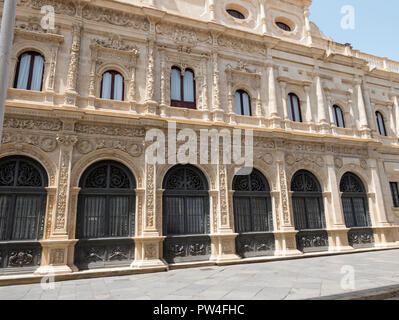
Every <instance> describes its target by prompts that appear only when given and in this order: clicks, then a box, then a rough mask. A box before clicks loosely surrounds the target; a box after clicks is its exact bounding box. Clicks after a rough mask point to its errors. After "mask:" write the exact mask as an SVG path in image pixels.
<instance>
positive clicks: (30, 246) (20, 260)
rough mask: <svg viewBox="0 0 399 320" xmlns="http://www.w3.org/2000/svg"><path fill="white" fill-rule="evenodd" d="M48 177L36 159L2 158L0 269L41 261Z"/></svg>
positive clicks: (31, 265)
mask: <svg viewBox="0 0 399 320" xmlns="http://www.w3.org/2000/svg"><path fill="white" fill-rule="evenodd" d="M47 186H48V177H47V173H46V171H45V170H44V168H43V167H42V166H41V165H40V164H39V163H38V162H36V161H35V160H32V159H30V158H27V157H22V156H13V157H6V158H3V159H0V273H1V272H2V271H1V270H4V272H8V271H7V270H12V269H13V268H21V267H23V268H24V270H25V271H28V270H29V271H30V270H32V271H33V270H35V269H36V268H37V267H38V266H39V265H40V259H41V252H42V247H41V245H40V242H39V241H38V240H40V239H42V238H43V230H44V220H45V213H46V202H47V201H46V200H47V191H46V187H47Z"/></svg>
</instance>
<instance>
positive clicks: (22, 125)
mask: <svg viewBox="0 0 399 320" xmlns="http://www.w3.org/2000/svg"><path fill="white" fill-rule="evenodd" d="M4 128H12V129H28V130H43V131H60V130H61V129H62V122H61V121H59V120H55V119H52V120H36V119H35V120H34V119H21V118H11V117H6V118H5V120H4Z"/></svg>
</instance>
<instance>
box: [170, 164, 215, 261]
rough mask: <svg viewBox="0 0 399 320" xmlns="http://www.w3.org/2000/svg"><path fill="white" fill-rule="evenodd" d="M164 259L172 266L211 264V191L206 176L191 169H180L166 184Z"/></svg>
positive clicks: (179, 167) (176, 169)
mask: <svg viewBox="0 0 399 320" xmlns="http://www.w3.org/2000/svg"><path fill="white" fill-rule="evenodd" d="M163 188H164V190H165V191H164V194H163V232H164V235H165V236H166V239H165V242H164V250H163V252H164V259H165V260H166V261H167V262H168V263H179V262H189V261H203V260H208V259H209V258H210V255H211V239H210V237H209V235H208V234H209V230H210V221H209V193H208V191H209V187H208V182H207V180H206V178H205V176H204V174H203V173H202V172H201V171H200V170H198V169H197V168H196V167H193V166H190V165H177V166H175V167H173V168H172V169H171V170H169V172H168V173H167V174H166V176H165V178H164V182H163Z"/></svg>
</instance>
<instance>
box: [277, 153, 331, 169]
mask: <svg viewBox="0 0 399 320" xmlns="http://www.w3.org/2000/svg"><path fill="white" fill-rule="evenodd" d="M285 161H286V163H287V164H288V165H289V166H293V165H295V164H296V163H298V162H300V163H302V164H303V165H304V166H306V165H307V164H310V163H314V164H315V165H317V166H319V167H320V168H322V167H324V165H325V161H324V159H323V157H322V156H319V155H314V154H309V153H295V154H292V153H289V154H286V156H285Z"/></svg>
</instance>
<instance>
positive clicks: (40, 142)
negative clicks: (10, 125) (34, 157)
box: [2, 132, 57, 152]
mask: <svg viewBox="0 0 399 320" xmlns="http://www.w3.org/2000/svg"><path fill="white" fill-rule="evenodd" d="M2 143H3V144H9V143H12V144H16V145H18V144H22V143H26V144H30V145H33V146H36V147H39V148H40V149H42V150H43V151H45V152H53V151H54V150H55V149H56V148H57V140H56V137H55V136H41V135H34V134H22V133H14V132H12V133H11V132H5V133H4V134H3V138H2Z"/></svg>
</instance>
